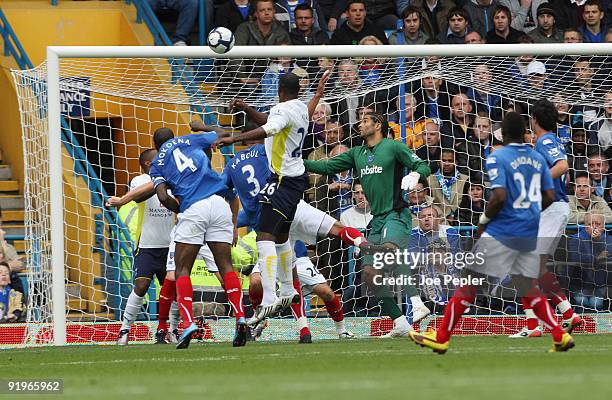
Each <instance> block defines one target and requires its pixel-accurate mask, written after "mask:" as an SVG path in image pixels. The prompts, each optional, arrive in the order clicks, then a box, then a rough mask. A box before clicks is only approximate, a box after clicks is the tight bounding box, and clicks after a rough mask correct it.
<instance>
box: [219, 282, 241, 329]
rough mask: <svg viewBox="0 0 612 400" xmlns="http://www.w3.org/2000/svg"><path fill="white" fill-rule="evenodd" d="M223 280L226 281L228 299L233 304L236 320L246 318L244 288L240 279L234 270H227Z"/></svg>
mask: <svg viewBox="0 0 612 400" xmlns="http://www.w3.org/2000/svg"><path fill="white" fill-rule="evenodd" d="M223 282H224V283H225V285H224V286H225V294H226V296H227V300H228V301H229V303H230V305H231V306H232V310H233V311H234V316H235V317H236V321H237V320H239V319H240V318H244V308H243V307H242V288H241V287H240V279H238V275H237V274H236V273H235V272H234V271H230V272H226V273H225V275H223Z"/></svg>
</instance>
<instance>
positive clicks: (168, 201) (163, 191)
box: [155, 182, 180, 214]
mask: <svg viewBox="0 0 612 400" xmlns="http://www.w3.org/2000/svg"><path fill="white" fill-rule="evenodd" d="M155 191H156V192H157V198H158V199H159V201H160V202H161V203H162V204H163V205H164V207H166V208H167V209H168V210H170V211H173V212H175V213H177V214H178V213H179V212H180V209H179V203H178V201H176V199H175V198H174V197H172V196H170V195H169V194H168V185H166V183H165V182H162V183H160V184H159V185H157V187H156V188H155Z"/></svg>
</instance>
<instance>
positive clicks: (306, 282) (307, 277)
mask: <svg viewBox="0 0 612 400" xmlns="http://www.w3.org/2000/svg"><path fill="white" fill-rule="evenodd" d="M293 266H294V267H296V269H297V273H298V279H299V281H300V286H302V294H303V295H304V296H307V295H309V294H310V293H312V291H313V290H314V287H315V286H317V285H320V284H322V283H327V280H326V279H325V277H324V276H323V275H321V273H320V272H319V270H318V269H317V267H315V265H314V264H313V263H312V261H310V258H308V257H300V258H298V259H297V260H295V263H294V264H293Z"/></svg>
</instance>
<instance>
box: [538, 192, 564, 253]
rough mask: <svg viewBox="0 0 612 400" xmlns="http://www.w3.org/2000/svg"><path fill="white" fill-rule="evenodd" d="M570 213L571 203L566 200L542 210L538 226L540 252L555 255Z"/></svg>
mask: <svg viewBox="0 0 612 400" xmlns="http://www.w3.org/2000/svg"><path fill="white" fill-rule="evenodd" d="M569 215H570V208H569V204H568V203H567V202H565V201H556V202H554V203H552V204H551V205H550V206H548V208H547V209H546V210H544V211H542V214H541V215H540V226H539V227H538V247H537V249H536V252H537V253H538V254H542V255H544V254H548V255H551V256H552V255H553V254H554V253H555V250H557V246H558V245H559V241H560V240H561V236H562V235H563V232H564V231H565V226H566V225H567V221H568V219H569Z"/></svg>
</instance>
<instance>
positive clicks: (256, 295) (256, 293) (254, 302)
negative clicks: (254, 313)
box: [249, 286, 263, 310]
mask: <svg viewBox="0 0 612 400" xmlns="http://www.w3.org/2000/svg"><path fill="white" fill-rule="evenodd" d="M249 300H250V301H251V306H252V307H253V310H255V308H256V307H257V306H259V305H260V304H261V301H262V300H263V292H262V290H261V287H259V288H258V289H255V288H254V287H253V286H249Z"/></svg>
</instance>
